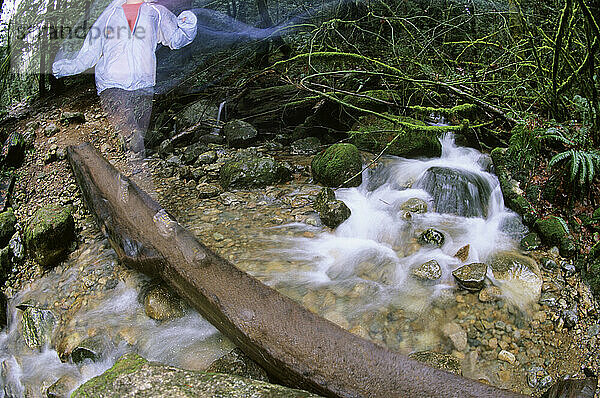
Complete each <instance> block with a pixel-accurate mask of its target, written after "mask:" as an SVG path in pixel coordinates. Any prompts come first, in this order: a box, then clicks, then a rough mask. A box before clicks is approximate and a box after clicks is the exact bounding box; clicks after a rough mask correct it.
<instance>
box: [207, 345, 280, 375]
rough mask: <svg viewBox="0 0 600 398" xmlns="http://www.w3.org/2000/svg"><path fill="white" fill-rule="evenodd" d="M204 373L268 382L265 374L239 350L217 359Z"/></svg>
mask: <svg viewBox="0 0 600 398" xmlns="http://www.w3.org/2000/svg"><path fill="white" fill-rule="evenodd" d="M205 372H206V373H226V374H230V375H235V376H241V377H246V378H248V379H252V380H258V381H266V382H268V381H269V376H268V375H267V372H266V371H265V370H264V369H263V368H261V367H260V366H259V365H258V364H257V363H256V362H254V361H253V360H252V359H250V357H248V356H247V355H246V354H244V353H243V352H242V350H240V349H239V348H235V349H233V350H232V351H231V352H229V353H228V354H227V355H224V356H222V357H221V358H219V359H217V360H216V361H214V362H213V363H211V364H210V366H209V367H208V368H207V369H206V370H205Z"/></svg>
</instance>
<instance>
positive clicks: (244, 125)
mask: <svg viewBox="0 0 600 398" xmlns="http://www.w3.org/2000/svg"><path fill="white" fill-rule="evenodd" d="M223 135H224V136H225V138H227V144H228V145H229V146H231V147H233V148H247V147H249V146H251V145H252V144H254V143H255V142H256V139H257V138H258V132H257V131H256V128H254V126H252V125H251V124H250V123H248V122H245V121H243V120H232V121H230V122H227V124H226V125H225V127H224V128H223Z"/></svg>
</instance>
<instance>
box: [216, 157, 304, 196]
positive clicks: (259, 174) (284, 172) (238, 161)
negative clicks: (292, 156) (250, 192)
mask: <svg viewBox="0 0 600 398" xmlns="http://www.w3.org/2000/svg"><path fill="white" fill-rule="evenodd" d="M219 179H220V183H221V186H222V187H223V189H230V188H242V189H243V188H264V187H267V186H269V185H274V184H277V183H281V182H287V181H290V180H291V179H292V172H291V170H290V169H289V168H287V167H286V166H284V165H283V164H281V163H279V162H277V161H276V160H275V159H273V158H272V157H270V156H264V155H258V154H257V153H256V152H254V151H238V153H237V154H236V155H235V156H234V157H233V158H231V159H229V160H228V161H226V162H225V164H223V166H221V169H220V171H219Z"/></svg>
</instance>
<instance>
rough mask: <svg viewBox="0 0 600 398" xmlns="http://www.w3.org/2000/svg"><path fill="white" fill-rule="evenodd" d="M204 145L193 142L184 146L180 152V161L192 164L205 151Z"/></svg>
mask: <svg viewBox="0 0 600 398" xmlns="http://www.w3.org/2000/svg"><path fill="white" fill-rule="evenodd" d="M206 149H207V148H206V145H204V144H193V145H190V146H187V147H185V149H184V150H183V153H182V154H181V161H182V162H183V163H184V164H187V165H192V164H194V163H195V162H196V160H198V157H199V156H200V155H201V154H203V153H204V152H206Z"/></svg>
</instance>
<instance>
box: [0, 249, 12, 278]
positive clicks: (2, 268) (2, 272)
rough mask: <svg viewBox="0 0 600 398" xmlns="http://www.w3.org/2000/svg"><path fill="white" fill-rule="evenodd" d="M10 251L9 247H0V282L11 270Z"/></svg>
mask: <svg viewBox="0 0 600 398" xmlns="http://www.w3.org/2000/svg"><path fill="white" fill-rule="evenodd" d="M11 259H12V252H11V250H10V247H8V246H6V247H5V248H4V249H0V283H2V282H4V281H5V280H6V278H8V276H9V275H10V273H11V272H12V261H11Z"/></svg>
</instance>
